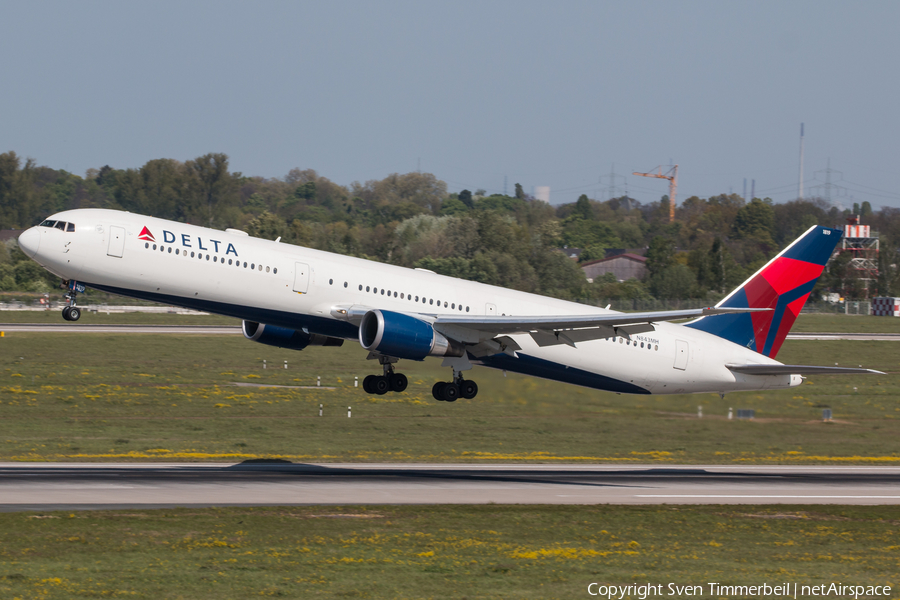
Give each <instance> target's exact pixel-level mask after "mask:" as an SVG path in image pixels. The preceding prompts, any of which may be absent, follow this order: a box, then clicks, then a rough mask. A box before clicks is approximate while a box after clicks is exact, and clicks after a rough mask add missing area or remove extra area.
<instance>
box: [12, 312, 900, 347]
mask: <svg viewBox="0 0 900 600" xmlns="http://www.w3.org/2000/svg"><path fill="white" fill-rule="evenodd" d="M60 318H61V317H60ZM0 331H7V332H11V333H12V332H28V333H61V332H68V333H71V332H74V331H79V332H84V333H170V334H171V333H177V334H203V335H227V334H232V335H239V334H240V333H241V328H240V326H234V325H230V326H228V325H225V326H223V325H91V324H88V323H59V324H55V323H54V324H49V323H9V324H5V325H4V324H0ZM787 339H789V340H863V341H889V342H898V341H900V333H828V332H824V333H790V334H788V336H787Z"/></svg>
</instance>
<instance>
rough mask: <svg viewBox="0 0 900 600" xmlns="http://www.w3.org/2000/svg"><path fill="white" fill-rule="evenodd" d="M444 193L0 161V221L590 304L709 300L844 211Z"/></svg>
mask: <svg viewBox="0 0 900 600" xmlns="http://www.w3.org/2000/svg"><path fill="white" fill-rule="evenodd" d="M515 190H516V191H515V194H514V195H513V196H506V195H502V194H491V195H488V194H487V193H486V192H484V191H483V190H475V191H474V192H473V191H470V190H460V191H458V192H449V191H448V190H447V185H446V183H444V182H443V181H441V180H439V179H437V178H436V177H435V176H434V175H432V174H430V173H419V172H414V173H406V174H399V173H394V174H391V175H389V176H387V177H385V178H384V179H381V180H371V181H366V182H365V183H360V182H358V181H357V182H353V183H351V184H350V185H340V184H338V183H335V182H333V181H331V180H329V179H328V178H326V177H323V176H321V175H319V174H318V173H317V172H316V171H314V170H312V169H306V170H301V169H292V170H291V171H290V172H289V173H288V174H287V175H286V176H284V177H282V178H264V177H256V176H246V175H243V174H242V173H239V172H233V171H231V170H230V169H229V165H228V156H227V155H225V154H220V153H210V154H206V155H204V156H200V157H197V158H195V159H193V160H188V161H184V162H181V161H177V160H173V159H155V160H151V161H149V162H147V163H146V164H145V165H143V166H142V167H140V168H137V169H115V168H112V167H110V166H108V165H107V166H103V167H102V168H99V169H89V170H88V171H87V173H86V174H85V176H84V177H81V176H78V175H75V174H72V173H68V172H66V171H63V170H56V169H52V168H50V167H45V166H38V165H37V164H36V163H35V161H34V160H33V159H27V160H23V159H22V158H20V157H19V156H18V155H16V154H15V153H14V152H7V153H4V154H0V228H3V229H16V228H26V227H30V226H32V225H35V224H37V223H39V222H40V221H41V220H43V219H44V218H46V216H47V215H50V214H52V213H54V212H58V211H61V210H66V209H74V208H92V207H93V208H110V209H119V210H127V211H131V212H135V213H140V214H146V215H150V216H154V217H160V218H164V219H171V220H175V221H181V222H185V223H193V224H197V225H204V226H211V227H216V228H225V227H235V228H238V229H244V230H246V231H247V232H248V233H250V235H253V236H257V237H262V238H267V239H275V238H276V237H281V238H282V241H283V242H285V243H291V244H297V245H301V246H307V247H311V248H317V249H321V250H326V251H329V252H337V253H340V254H346V255H352V256H359V257H363V258H369V259H373V260H378V261H382V262H386V263H391V264H397V265H402V266H407V267H420V268H427V269H431V270H433V271H436V272H438V273H442V274H446V275H451V276H455V277H462V278H466V279H471V280H475V281H481V282H484V283H490V284H495V285H501V286H505V287H510V288H514V289H518V290H523V291H527V292H534V293H538V294H545V295H549V296H554V297H559V298H566V299H573V300H581V301H588V302H594V303H605V302H613V303H617V305H620V304H622V303H623V302H625V301H635V300H649V299H654V298H656V299H666V300H682V299H696V300H708V301H710V302H714V301H716V300H718V299H719V298H721V297H722V296H723V295H724V294H725V293H727V292H728V291H730V290H731V289H732V288H734V287H736V286H737V285H739V284H740V283H741V282H742V281H743V280H744V279H746V277H747V276H749V275H750V274H752V273H753V272H754V271H755V270H756V269H758V268H759V267H760V266H762V265H763V264H765V262H766V261H767V260H769V259H770V258H771V257H772V256H774V255H775V254H776V253H777V252H778V251H780V250H781V249H782V248H784V247H785V246H786V245H787V244H789V243H790V242H791V241H793V240H794V239H795V238H796V237H797V236H798V235H799V234H800V233H802V232H803V231H805V230H806V229H807V228H809V227H810V226H811V225H814V224H820V225H828V226H838V227H839V226H842V225H843V224H844V223H845V219H846V217H847V216H848V215H849V214H851V211H849V210H847V211H839V210H838V209H837V208H835V207H832V206H829V205H828V204H827V203H825V202H824V201H822V200H821V199H809V200H797V201H793V202H787V203H783V204H774V203H773V202H772V201H771V200H770V199H768V198H765V199H759V198H754V199H752V200H751V201H750V202H745V201H744V199H743V198H742V197H740V196H739V195H736V194H722V195H718V196H713V197H710V198H705V199H704V198H699V197H696V196H692V197H690V198H688V199H686V200H685V201H684V202H682V204H681V205H680V206H678V207H676V211H675V216H676V218H675V222H673V223H670V222H669V221H668V215H669V208H668V198H667V197H666V196H663V197H662V198H661V199H660V200H659V201H658V202H650V203H640V202H638V201H637V200H635V199H633V198H629V197H627V196H623V197H620V198H613V199H610V200H606V201H595V200H591V199H589V198H588V197H587V196H585V195H582V196H581V197H580V198H578V200H577V201H576V202H573V203H569V204H562V205H558V206H551V205H549V204H547V203H545V202H542V201H539V200H536V199H534V198H532V197H530V196H528V195H527V194H525V193H524V191H523V189H522V186H521V185H519V184H516V186H515ZM852 214H860V215H861V216H862V217H863V221H864V222H865V223H866V224H870V225H872V228H873V230H878V231H879V232H880V233H881V254H880V260H881V263H882V267H883V268H882V269H881V276H880V279H879V281H878V290H879V293H881V294H898V295H900V282H898V281H897V277H896V272H897V269H896V265H897V264H898V257H897V256H896V250H895V249H894V248H895V245H894V243H893V240H897V239H900V209H895V208H889V207H885V208H882V209H880V210H879V211H877V212H875V211H873V210H872V208H871V206H870V205H869V203H868V202H864V203H862V205H859V206H855V207H854V210H853V211H852ZM562 248H568V249H573V248H578V249H580V250H581V253H580V258H579V262H581V263H583V262H586V261H589V260H593V259H597V258H603V257H604V256H605V255H606V252H607V250H609V249H634V250H639V251H640V252H641V253H643V254H645V256H646V258H647V262H646V266H647V271H648V274H647V276H646V277H645V278H644V280H642V281H638V280H631V281H626V282H618V281H616V280H615V278H614V277H611V276H606V277H603V278H600V279H599V280H597V281H594V282H592V283H588V282H587V281H586V279H585V277H584V274H583V271H582V270H581V268H580V266H579V262H576V261H574V260H572V259H570V258H568V257H567V253H565V252H561V251H560V249H562ZM56 283H57V282H56V281H55V279H54V278H53V277H52V276H50V275H49V274H46V273H45V272H44V271H43V269H40V267H38V266H37V265H35V264H34V263H33V262H31V261H28V260H26V258H25V256H24V255H23V254H22V253H21V252H20V251H18V249H17V248H16V246H15V244H14V243H7V244H6V245H5V247H3V248H0V290H30V291H45V290H48V289H50V288H51V287H52V286H54V285H55V284H56ZM817 289H818V290H819V291H824V290H834V291H839V292H840V293H842V294H847V295H848V296H850V297H853V296H854V295H860V294H862V293H863V290H861V289H860V288H859V285H858V283H856V278H855V275H854V273H853V271H852V269H851V268H850V265H848V264H846V260H845V259H842V260H838V261H833V263H832V265H831V267H830V269H829V272H828V273H827V274H826V275H825V276H824V277H823V278H822V279H821V280H820V283H819V285H818V287H817Z"/></svg>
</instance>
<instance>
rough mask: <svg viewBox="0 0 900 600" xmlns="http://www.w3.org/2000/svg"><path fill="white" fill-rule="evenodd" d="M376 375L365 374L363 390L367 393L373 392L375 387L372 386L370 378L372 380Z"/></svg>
mask: <svg viewBox="0 0 900 600" xmlns="http://www.w3.org/2000/svg"><path fill="white" fill-rule="evenodd" d="M376 377H377V375H366V377H365V379H363V390H365V392H366V393H367V394H374V393H375V388H374V387H373V386H372V380H374V379H375V378H376Z"/></svg>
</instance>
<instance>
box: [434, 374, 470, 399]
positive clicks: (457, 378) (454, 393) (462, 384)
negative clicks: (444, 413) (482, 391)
mask: <svg viewBox="0 0 900 600" xmlns="http://www.w3.org/2000/svg"><path fill="white" fill-rule="evenodd" d="M453 375H454V377H453V381H438V382H437V383H436V384H434V387H432V388H431V395H432V396H434V399H435V400H440V401H442V402H456V399H457V398H460V397H462V398H465V399H466V400H471V399H472V398H474V397H475V396H477V395H478V384H477V383H475V382H474V381H472V380H471V379H463V376H462V373H457V372H454V373H453Z"/></svg>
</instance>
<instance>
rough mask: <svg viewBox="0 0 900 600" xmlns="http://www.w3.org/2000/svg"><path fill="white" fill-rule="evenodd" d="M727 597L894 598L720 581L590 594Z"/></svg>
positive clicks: (860, 588) (863, 590) (864, 588)
mask: <svg viewBox="0 0 900 600" xmlns="http://www.w3.org/2000/svg"><path fill="white" fill-rule="evenodd" d="M704 592H705V593H706V595H708V596H719V597H721V596H726V597H753V598H764V597H772V598H824V597H829V596H830V597H832V598H854V599H857V598H859V597H860V596H865V597H878V596H890V595H891V586H889V585H844V584H843V583H823V584H819V585H806V584H802V583H792V582H784V583H779V584H776V585H769V584H768V583H763V584H762V585H726V584H723V583H719V582H716V581H710V582H707V583H704V584H701V585H681V584H677V583H669V584H662V583H657V584H652V583H645V584H641V585H635V584H632V585H609V584H604V583H596V582H594V583H591V584H589V585H588V594H590V595H591V596H597V597H601V598H606V599H607V600H612V599H613V598H616V599H617V600H624V599H625V598H637V599H638V600H647V598H659V597H669V598H688V597H692V596H703V595H704Z"/></svg>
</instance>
